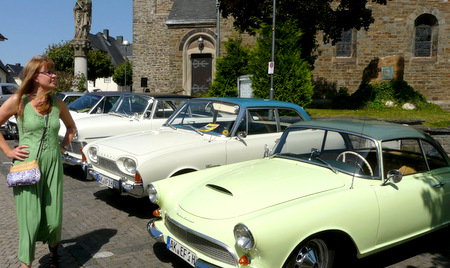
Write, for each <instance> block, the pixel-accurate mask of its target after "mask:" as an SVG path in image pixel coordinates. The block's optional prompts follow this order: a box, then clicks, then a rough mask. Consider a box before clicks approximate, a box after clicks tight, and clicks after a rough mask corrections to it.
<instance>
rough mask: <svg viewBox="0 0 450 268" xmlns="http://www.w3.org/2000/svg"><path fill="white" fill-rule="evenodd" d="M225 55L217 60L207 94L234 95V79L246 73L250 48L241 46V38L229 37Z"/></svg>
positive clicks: (235, 92) (235, 93)
mask: <svg viewBox="0 0 450 268" xmlns="http://www.w3.org/2000/svg"><path fill="white" fill-rule="evenodd" d="M225 48H226V50H227V54H226V56H223V57H221V58H219V59H218V60H217V65H216V74H215V78H214V81H213V83H212V84H211V88H210V90H209V95H210V96H214V97H223V96H229V97H236V96H237V95H238V90H237V86H236V81H237V79H238V78H239V76H241V75H247V74H249V72H248V64H249V54H250V49H249V48H246V47H243V46H242V39H241V38H230V39H229V40H228V41H227V42H225Z"/></svg>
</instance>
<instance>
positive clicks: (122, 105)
mask: <svg viewBox="0 0 450 268" xmlns="http://www.w3.org/2000/svg"><path fill="white" fill-rule="evenodd" d="M152 104H153V98H151V97H147V96H141V95H123V96H121V97H120V99H119V100H118V101H117V102H116V103H115V104H114V106H113V107H112V109H111V112H112V113H115V114H122V115H125V116H133V117H137V118H139V117H142V116H143V115H144V118H150V116H151V111H152V107H153V106H152Z"/></svg>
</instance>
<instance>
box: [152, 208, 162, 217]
mask: <svg viewBox="0 0 450 268" xmlns="http://www.w3.org/2000/svg"><path fill="white" fill-rule="evenodd" d="M152 214H153V216H155V217H161V210H160V209H155V210H153V213H152Z"/></svg>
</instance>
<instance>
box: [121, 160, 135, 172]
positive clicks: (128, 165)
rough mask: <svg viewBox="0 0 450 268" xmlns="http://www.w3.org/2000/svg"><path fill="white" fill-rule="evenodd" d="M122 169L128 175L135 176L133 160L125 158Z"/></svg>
mask: <svg viewBox="0 0 450 268" xmlns="http://www.w3.org/2000/svg"><path fill="white" fill-rule="evenodd" d="M123 168H124V169H125V171H126V172H128V173H130V174H133V175H134V174H136V162H135V161H134V160H133V159H130V158H126V159H125V160H124V161H123Z"/></svg>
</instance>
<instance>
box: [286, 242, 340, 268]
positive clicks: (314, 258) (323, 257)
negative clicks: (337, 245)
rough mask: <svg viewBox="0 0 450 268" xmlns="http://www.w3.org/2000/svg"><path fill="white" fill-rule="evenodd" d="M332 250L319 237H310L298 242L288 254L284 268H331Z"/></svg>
mask: <svg viewBox="0 0 450 268" xmlns="http://www.w3.org/2000/svg"><path fill="white" fill-rule="evenodd" d="M333 261H334V251H333V250H331V249H330V248H329V247H328V245H327V243H326V242H325V241H324V240H323V239H321V238H317V237H316V238H310V239H308V240H306V241H305V242H303V243H302V244H300V245H299V246H298V247H297V248H296V249H295V250H294V251H293V252H292V253H291V255H290V256H289V259H288V261H287V262H286V264H285V266H284V267H285V268H331V267H333Z"/></svg>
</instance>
